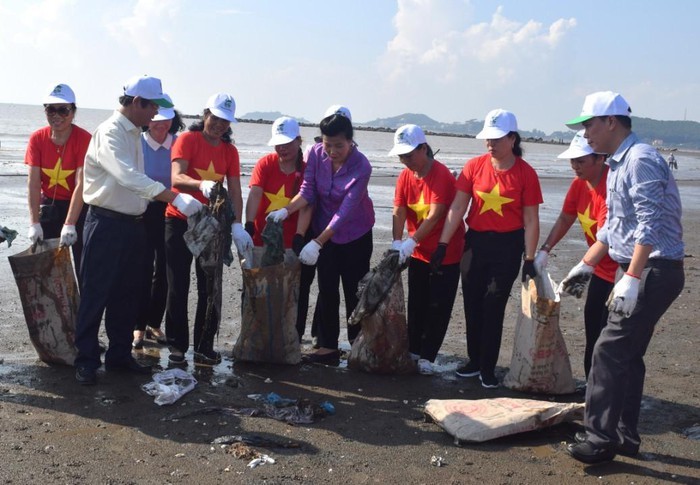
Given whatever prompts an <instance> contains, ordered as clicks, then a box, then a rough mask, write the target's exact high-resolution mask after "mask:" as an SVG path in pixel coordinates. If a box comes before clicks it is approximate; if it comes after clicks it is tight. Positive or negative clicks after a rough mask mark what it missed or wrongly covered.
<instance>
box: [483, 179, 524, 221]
mask: <svg viewBox="0 0 700 485" xmlns="http://www.w3.org/2000/svg"><path fill="white" fill-rule="evenodd" d="M476 193H477V195H478V196H479V197H481V200H483V201H484V205H483V206H481V211H479V214H483V213H484V212H486V211H488V210H492V211H494V212H495V213H496V214H498V215H499V216H501V217H503V204H509V203H511V202H513V201H514V200H515V199H509V198H508V197H501V188H500V187H499V184H496V185H494V186H493V189H491V192H480V191H478V190H477V191H476Z"/></svg>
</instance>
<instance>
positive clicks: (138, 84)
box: [124, 76, 173, 108]
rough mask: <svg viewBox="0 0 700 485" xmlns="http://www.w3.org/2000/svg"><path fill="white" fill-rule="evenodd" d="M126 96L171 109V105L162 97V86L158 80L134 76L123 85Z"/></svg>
mask: <svg viewBox="0 0 700 485" xmlns="http://www.w3.org/2000/svg"><path fill="white" fill-rule="evenodd" d="M124 94H125V95H126V96H133V97H136V96H138V97H139V98H143V99H147V100H149V101H153V102H154V103H156V104H157V105H158V106H160V107H162V108H172V107H173V103H171V102H170V101H168V100H167V99H165V98H164V97H163V86H162V85H161V82H160V79H158V78H157V77H151V76H134V77H132V78H131V79H129V80H128V81H127V82H126V84H125V85H124Z"/></svg>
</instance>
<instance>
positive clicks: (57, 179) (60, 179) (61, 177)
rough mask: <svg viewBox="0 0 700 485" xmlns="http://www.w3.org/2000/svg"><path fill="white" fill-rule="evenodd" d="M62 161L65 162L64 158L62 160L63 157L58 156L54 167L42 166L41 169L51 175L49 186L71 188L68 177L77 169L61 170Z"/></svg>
mask: <svg viewBox="0 0 700 485" xmlns="http://www.w3.org/2000/svg"><path fill="white" fill-rule="evenodd" d="M61 163H63V160H61V157H58V161H57V162H56V165H54V167H53V168H42V169H41V171H42V172H44V173H45V174H46V175H47V176H48V177H49V188H51V187H53V186H54V185H60V186H61V187H63V188H64V189H66V190H70V187H68V181H67V180H66V179H67V178H68V176H69V175H70V174H72V173H73V172H75V170H61Z"/></svg>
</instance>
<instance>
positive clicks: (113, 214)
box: [90, 205, 143, 222]
mask: <svg viewBox="0 0 700 485" xmlns="http://www.w3.org/2000/svg"><path fill="white" fill-rule="evenodd" d="M90 210H91V211H92V212H94V213H95V214H97V215H100V216H104V217H109V218H111V219H119V220H122V221H131V222H141V221H143V214H139V215H138V216H134V215H131V214H123V213H121V212H117V211H113V210H111V209H105V208H104V207H97V206H96V205H91V206H90Z"/></svg>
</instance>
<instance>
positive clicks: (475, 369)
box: [455, 361, 480, 377]
mask: <svg viewBox="0 0 700 485" xmlns="http://www.w3.org/2000/svg"><path fill="white" fill-rule="evenodd" d="M455 374H457V376H458V377H476V376H478V375H479V374H480V372H479V366H478V365H476V364H475V363H473V362H471V361H469V363H468V364H467V365H465V366H462V367H460V368H459V369H457V370H456V371H455Z"/></svg>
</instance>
